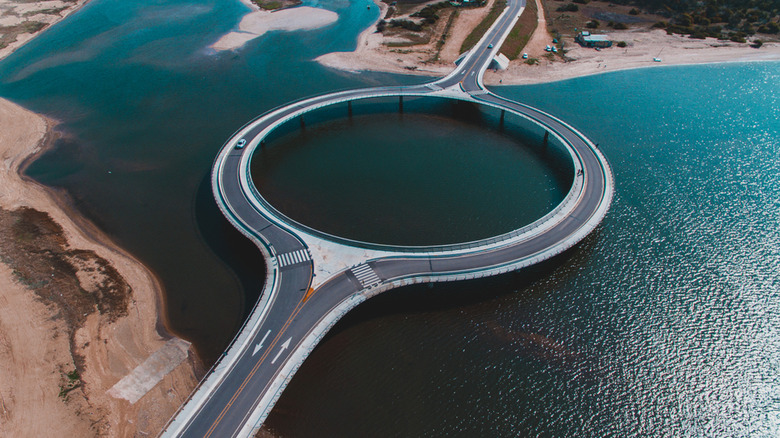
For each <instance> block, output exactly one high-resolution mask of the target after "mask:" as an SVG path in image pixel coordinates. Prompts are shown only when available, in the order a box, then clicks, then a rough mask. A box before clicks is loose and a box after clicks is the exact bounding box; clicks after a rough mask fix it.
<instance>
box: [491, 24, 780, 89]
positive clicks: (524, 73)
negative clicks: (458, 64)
mask: <svg viewBox="0 0 780 438" xmlns="http://www.w3.org/2000/svg"><path fill="white" fill-rule="evenodd" d="M609 35H610V36H611V37H612V39H613V40H614V41H625V42H626V43H627V44H628V45H627V47H625V48H619V47H615V46H613V47H611V48H609V49H604V50H601V51H596V50H594V49H587V48H583V47H580V46H579V45H577V44H575V43H574V42H573V41H571V42H570V41H567V42H566V43H567V45H566V47H567V50H569V51H568V53H567V54H566V56H567V57H569V58H572V59H574V60H573V61H571V62H563V61H558V60H556V61H554V62H550V61H548V60H546V59H544V58H540V61H541V63H540V64H539V65H527V64H524V63H522V62H517V61H514V62H512V63H511V64H510V66H509V68H508V69H507V70H504V71H498V72H492V71H489V72H487V73H486V74H485V77H484V80H485V83H486V84H488V85H497V84H499V81H502V83H503V84H505V85H507V84H538V83H543V82H553V81H559V80H563V79H571V78H575V77H580V76H587V75H592V74H598V73H605V72H609V71H617V70H628V69H634V68H644V67H660V66H665V65H686V64H706V63H715V62H745V61H780V44H778V43H766V44H764V46H763V47H761V48H760V49H754V48H752V47H750V46H748V45H747V44H739V43H733V42H730V41H718V40H716V39H714V38H708V39H706V40H695V39H690V38H687V37H683V36H680V35H667V34H666V32H665V31H663V30H658V29H656V30H641V29H640V30H633V31H632V30H628V31H613V32H611V33H610V34H609ZM655 57H658V58H660V59H661V62H655V61H653V58H655Z"/></svg>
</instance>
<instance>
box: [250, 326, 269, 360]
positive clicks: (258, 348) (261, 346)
mask: <svg viewBox="0 0 780 438" xmlns="http://www.w3.org/2000/svg"><path fill="white" fill-rule="evenodd" d="M270 334H271V330H268V331H267V332H266V333H265V336H263V340H261V341H260V342H259V343H258V344H257V345H255V351H253V352H252V356H254V355H255V353H257V351H258V350H260V349H261V348H263V342H265V338H267V337H268V335H270Z"/></svg>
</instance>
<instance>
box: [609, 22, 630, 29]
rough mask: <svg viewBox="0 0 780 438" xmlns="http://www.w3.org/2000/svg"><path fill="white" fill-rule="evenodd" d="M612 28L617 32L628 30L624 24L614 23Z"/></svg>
mask: <svg viewBox="0 0 780 438" xmlns="http://www.w3.org/2000/svg"><path fill="white" fill-rule="evenodd" d="M612 28H613V29H617V30H624V29H628V26H626V25H625V24H624V23H614V24H613V25H612Z"/></svg>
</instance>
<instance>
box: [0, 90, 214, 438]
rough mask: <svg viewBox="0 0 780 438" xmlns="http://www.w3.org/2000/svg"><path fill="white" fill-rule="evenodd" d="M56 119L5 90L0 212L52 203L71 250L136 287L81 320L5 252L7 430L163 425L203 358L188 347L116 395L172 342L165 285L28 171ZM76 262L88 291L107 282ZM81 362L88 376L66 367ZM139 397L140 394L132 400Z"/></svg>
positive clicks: (60, 234)
mask: <svg viewBox="0 0 780 438" xmlns="http://www.w3.org/2000/svg"><path fill="white" fill-rule="evenodd" d="M51 126H53V122H52V121H49V120H46V119H44V118H42V117H40V116H38V115H36V114H34V113H32V112H30V111H27V110H25V109H24V108H21V107H20V106H18V105H16V104H13V103H11V102H8V101H6V100H3V99H0V158H1V159H2V168H1V169H0V212H1V213H2V215H3V217H7V215H9V214H14V212H17V213H18V212H20V211H28V212H29V211H33V212H36V213H37V212H43V213H45V214H43V215H39V216H40V217H41V218H42V221H43V222H42V223H44V224H47V223H48V222H47V221H49V219H47V216H46V214H47V215H48V217H50V218H51V220H53V224H52V225H50V226H49V229H50V230H49V231H51V230H54V232H52V234H51V236H50V238H51V239H53V240H54V241H55V243H57V242H59V241H60V240H61V241H62V242H61V244H62V245H63V247H64V248H66V249H67V254H87V255H90V258H89V259H88V260H90V261H91V262H94V263H103V261H105V262H107V264H108V265H110V266H113V268H115V270H116V271H117V272H118V274H119V276H121V277H120V278H119V281H123V282H126V284H127V285H129V288H128V291H131V293H130V294H129V296H128V297H126V299H125V300H124V306H125V307H123V308H120V309H118V310H117V311H116V312H113V313H112V312H105V311H103V310H100V311H99V309H98V308H95V309H94V310H92V311H89V310H88V311H87V312H85V313H84V315H83V318H79V321H80V322H79V324H78V325H77V326H75V328H74V326H73V324H72V321H69V320H67V318H65V317H63V314H66V313H67V310H68V309H65V308H63V307H61V305H60V306H59V307H58V304H57V301H56V300H51V301H46V300H43V299H41V296H40V295H39V294H38V292H39V291H38V290H36V289H37V288H39V286H35V285H30V284H22V283H23V280H24V275H22V274H20V273H19V272H18V271H17V270H16V269H14V270H12V269H11V268H9V265H13V261H12V260H11V259H12V258H13V255H12V254H10V253H8V252H4V253H3V254H0V255H2V257H3V261H4V262H6V263H3V264H0V370H2V371H1V373H2V376H3V378H2V379H0V430H2V431H3V433H2V435H4V436H19V437H24V436H41V435H48V434H50V433H51V431H53V430H56V431H58V432H57V434H58V435H61V436H96V435H101V436H103V435H106V436H117V437H124V436H138V435H155V434H157V433H158V431H159V430H160V428H161V427H162V426H163V425H164V424H165V422H167V420H168V418H169V417H170V415H172V414H173V412H175V410H176V409H178V407H179V405H180V404H181V403H182V401H183V400H184V399H185V398H186V397H187V396H188V395H189V393H190V391H191V390H192V389H193V388H194V386H195V385H196V384H197V382H198V377H199V376H198V375H197V373H200V372H202V371H196V370H199V369H200V368H201V367H200V366H199V365H198V363H197V360H196V359H195V357H194V354H192V353H189V354H187V352H185V353H184V354H182V355H179V356H178V357H177V358H173V359H172V360H173V361H174V362H177V363H171V362H170V361H169V363H168V364H167V367H169V368H173V372H170V373H167V374H166V375H164V376H157V375H154V373H153V372H152V373H146V375H145V376H144V377H143V379H142V380H145V381H146V384H147V385H149V384H151V383H153V384H151V386H150V388H151V389H150V390H149V391H148V392H145V393H144V394H143V395H142V396H141V397H135V396H136V395H137V394H136V395H127V394H123V393H121V391H120V392H117V391H116V390H115V391H113V392H112V393H113V394H114V396H111V395H109V390H111V388H112V387H113V386H114V385H115V384H117V382H119V381H120V380H121V379H122V378H123V377H125V376H126V375H128V374H131V373H132V372H133V371H134V370H135V369H136V368H137V367H139V366H140V365H142V364H144V362H145V361H147V359H148V358H149V357H150V356H152V355H153V354H154V353H155V352H158V351H162V352H167V351H170V350H171V347H170V345H171V343H170V342H169V341H170V339H172V338H171V337H170V336H169V335H167V334H166V333H160V332H158V328H159V327H161V324H159V315H160V303H161V289H160V285H159V283H158V282H157V281H156V279H155V278H154V277H153V276H152V275H151V273H150V272H149V271H148V270H147V269H146V268H145V267H144V266H143V265H142V264H141V263H139V262H138V261H137V260H135V259H133V258H132V257H131V256H129V255H128V254H126V253H125V252H123V251H122V250H121V249H119V248H118V247H117V246H116V245H114V244H113V243H112V242H111V241H110V240H109V239H108V238H107V237H106V236H104V235H103V234H102V233H101V232H100V231H99V230H98V229H96V228H95V227H94V226H93V225H91V224H90V223H88V222H86V221H85V220H84V219H83V218H81V217H80V216H79V215H76V214H74V212H72V211H70V209H69V208H68V206H67V204H66V202H65V201H64V200H63V198H62V197H60V196H57V195H56V194H55V193H53V192H52V191H51V190H49V189H47V188H45V187H43V186H41V185H40V184H37V183H36V182H34V181H32V180H30V179H29V178H26V177H24V176H23V175H22V173H21V171H22V170H23V169H24V167H25V164H26V163H28V162H29V161H31V159H32V158H33V157H35V156H36V155H37V154H38V153H40V152H41V151H42V148H43V147H45V146H46V145H47V144H50V143H51V141H52V136H53V134H52V131H51ZM31 209H32V210H31ZM54 224H58V225H59V227H61V230H59V231H58V230H57V228H58V227H57V225H54ZM0 233H2V235H1V236H0V238H2V239H4V240H3V242H4V243H7V242H11V243H13V242H14V241H20V239H21V241H22V243H26V242H25V241H24V239H22V238H21V237H20V236H19V235H18V233H16V232H15V231H13V230H10V229H7V228H4V229H3V230H0ZM15 233H16V234H15ZM4 248H8V245H6V246H4ZM40 257H45V255H41V256H40ZM84 260H87V259H86V258H85V259H84ZM45 262H46V261H45V260H44V263H45ZM69 269H70V268H69ZM52 270H54V268H53V267H52ZM73 270H74V271H75V272H74V273H73V275H74V276H75V277H76V278H63V279H62V281H63V283H62V284H66V283H67V281H71V282H74V281H75V282H76V284H78V285H80V289H82V290H84V291H86V292H87V293H93V292H94V293H97V292H96V291H97V290H98V289H99V286H100V284H99V283H101V282H106V281H107V279H105V278H102V277H101V272H100V271H101V270H95V269H94V267H89V266H78V264H74V265H73ZM66 271H68V269H66ZM52 278H54V274H52ZM122 279H123V280H122ZM57 281H60V279H59V278H57ZM95 282H97V283H98V284H94V283H95ZM39 283H40V282H39ZM54 290H55V291H56V290H57V289H56V287H55V289H54ZM97 301H98V303H99V300H97ZM93 307H94V306H93ZM98 307H99V304H98ZM69 333H73V336H72V337H71V336H69V335H68V334H69ZM174 339H175V338H174ZM181 342H183V341H180V343H179V345H178V348H179V349H181ZM185 350H186V348H185ZM158 356H159V354H158ZM147 364H148V361H147ZM79 367H81V368H82V369H81V370H80V376H78V377H77V378H76V379H69V378H68V377H66V375H67V373H70V372H72V370H74V369H78V368H79ZM158 368H160V367H158ZM163 368H165V367H163ZM143 369H144V368H143V367H141V370H142V371H143ZM158 378H159V379H160V380H157V379H158ZM69 387H74V388H75V389H74V390H70V391H67V394H66V395H63V394H62V391H63V388H69ZM135 398H138V400H137V401H135V402H134V403H131V402H130V401H128V399H131V400H132V399H135Z"/></svg>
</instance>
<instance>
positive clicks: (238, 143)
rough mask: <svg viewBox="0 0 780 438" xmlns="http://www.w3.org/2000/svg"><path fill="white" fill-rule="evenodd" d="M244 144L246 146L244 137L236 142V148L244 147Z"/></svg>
mask: <svg viewBox="0 0 780 438" xmlns="http://www.w3.org/2000/svg"><path fill="white" fill-rule="evenodd" d="M244 146H246V139H245V138H242V139H241V140H239V141H237V142H236V149H243V148H244Z"/></svg>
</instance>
